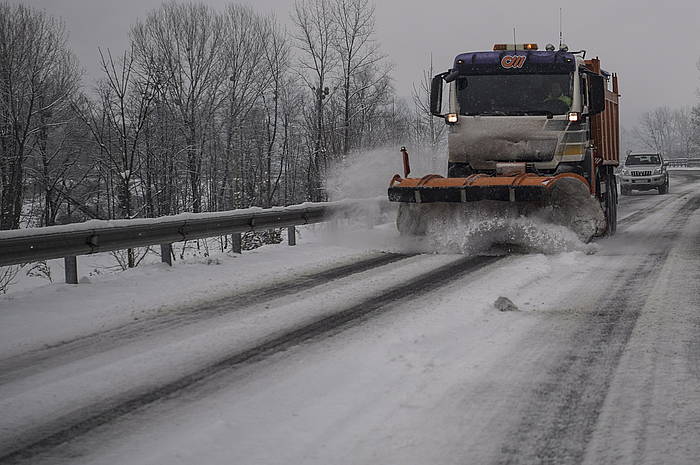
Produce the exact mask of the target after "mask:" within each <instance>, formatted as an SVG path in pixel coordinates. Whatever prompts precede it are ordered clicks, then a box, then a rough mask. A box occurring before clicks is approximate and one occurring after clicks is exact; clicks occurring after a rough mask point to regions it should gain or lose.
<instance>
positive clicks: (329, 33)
mask: <svg viewBox="0 0 700 465" xmlns="http://www.w3.org/2000/svg"><path fill="white" fill-rule="evenodd" d="M292 21H293V22H294V24H295V25H296V27H297V31H296V35H295V38H296V40H297V45H298V47H299V50H300V52H301V54H300V57H299V67H300V76H301V78H302V79H303V81H304V82H305V83H306V85H307V86H308V87H309V88H310V89H311V90H312V91H313V96H314V112H313V118H310V119H309V121H310V122H311V123H312V124H313V128H314V131H313V132H314V133H313V148H312V152H311V153H310V154H309V170H308V182H307V186H308V189H309V198H310V199H311V200H315V201H318V200H321V199H322V193H321V175H322V173H321V165H322V164H323V165H324V166H325V163H326V159H325V156H326V147H325V144H324V123H323V106H324V100H325V99H326V98H327V97H328V96H329V94H330V90H331V89H330V87H329V86H328V84H329V80H330V76H331V73H332V71H333V67H334V66H335V65H336V63H337V60H338V57H337V55H336V53H335V52H334V49H333V44H334V43H336V30H335V27H334V24H333V13H332V5H331V3H330V0H295V2H294V9H293V11H292Z"/></svg>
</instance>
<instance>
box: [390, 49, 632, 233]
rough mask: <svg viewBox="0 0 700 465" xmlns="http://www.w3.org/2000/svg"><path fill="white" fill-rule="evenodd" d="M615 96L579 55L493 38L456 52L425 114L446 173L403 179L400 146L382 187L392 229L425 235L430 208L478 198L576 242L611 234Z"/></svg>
mask: <svg viewBox="0 0 700 465" xmlns="http://www.w3.org/2000/svg"><path fill="white" fill-rule="evenodd" d="M444 87H447V98H446V99H445V100H447V102H448V103H447V105H448V110H447V112H443V111H442V107H443V88H444ZM618 100H619V91H618V79H617V75H615V74H612V73H609V72H607V71H604V70H603V69H602V68H601V64H600V60H599V59H598V58H594V59H588V60H587V59H585V51H580V52H570V51H569V50H568V49H567V48H566V46H560V48H559V49H555V47H554V46H552V45H547V47H546V50H538V47H537V45H536V44H518V45H511V44H497V45H495V46H494V48H493V50H492V51H482V52H468V53H462V54H460V55H457V57H456V58H455V60H454V65H453V67H452V68H451V69H449V70H448V71H446V72H444V73H441V74H438V75H437V76H435V77H433V79H432V82H431V89H430V111H431V113H432V114H433V115H434V116H435V117H440V118H443V119H444V120H445V124H446V125H447V127H448V151H449V156H448V165H447V177H443V176H441V175H438V174H429V175H426V176H423V177H420V178H417V177H413V178H412V177H408V176H409V173H410V167H409V164H408V154H407V153H406V152H405V149H403V148H402V151H404V176H403V177H401V176H400V175H398V174H397V175H395V176H394V177H393V179H392V180H391V183H390V187H389V200H390V201H394V202H400V205H399V212H398V217H397V227H398V229H399V231H400V233H402V234H411V235H416V234H425V232H426V229H427V228H428V226H429V224H430V221H432V220H431V219H430V218H431V214H432V213H434V212H435V211H437V210H440V211H441V212H442V213H441V214H447V215H458V214H459V212H460V207H461V208H462V209H464V208H465V204H469V203H472V202H482V201H485V202H501V203H500V204H498V205H500V206H501V207H503V208H508V209H510V210H513V209H516V210H517V212H518V214H519V215H523V214H525V215H527V214H530V213H535V212H536V213H535V214H538V215H544V216H545V218H544V219H545V220H546V221H550V222H553V223H555V224H562V225H564V226H566V227H568V228H570V229H571V230H573V231H574V232H576V234H577V235H578V236H579V238H580V239H581V240H583V241H589V240H590V239H591V238H592V237H594V236H600V235H605V234H607V235H612V234H614V233H615V227H616V222H617V183H616V180H615V174H614V170H615V167H616V166H618V165H619V146H620V144H619V108H618ZM437 204H440V205H437ZM506 204H507V206H506ZM496 208H500V207H496Z"/></svg>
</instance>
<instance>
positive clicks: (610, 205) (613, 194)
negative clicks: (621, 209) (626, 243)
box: [604, 168, 617, 236]
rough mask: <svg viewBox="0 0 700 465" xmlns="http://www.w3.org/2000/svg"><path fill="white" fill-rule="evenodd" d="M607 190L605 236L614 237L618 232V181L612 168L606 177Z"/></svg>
mask: <svg viewBox="0 0 700 465" xmlns="http://www.w3.org/2000/svg"><path fill="white" fill-rule="evenodd" d="M605 190H606V193H605V200H604V207H605V221H606V223H607V227H606V230H605V234H606V235H607V236H613V235H615V232H616V231H617V181H616V180H615V174H614V173H613V170H612V168H609V169H608V170H607V173H606V176H605Z"/></svg>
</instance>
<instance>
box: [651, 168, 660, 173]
mask: <svg viewBox="0 0 700 465" xmlns="http://www.w3.org/2000/svg"><path fill="white" fill-rule="evenodd" d="M652 173H653V174H661V168H654V171H652Z"/></svg>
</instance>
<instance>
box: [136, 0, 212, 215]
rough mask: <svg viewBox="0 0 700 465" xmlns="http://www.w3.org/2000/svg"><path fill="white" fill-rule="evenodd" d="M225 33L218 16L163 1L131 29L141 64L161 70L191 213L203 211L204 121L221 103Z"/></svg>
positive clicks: (195, 6)
mask: <svg viewBox="0 0 700 465" xmlns="http://www.w3.org/2000/svg"><path fill="white" fill-rule="evenodd" d="M223 30H224V29H223V22H222V18H221V15H218V14H215V13H213V12H212V11H211V10H210V9H209V8H208V7H206V6H205V5H202V4H192V3H184V4H179V3H165V4H163V5H162V6H161V7H160V8H159V9H157V10H155V11H152V12H151V13H150V14H149V15H148V16H147V17H146V19H145V20H144V21H139V22H137V23H136V25H135V26H134V27H133V28H132V30H131V35H132V42H133V44H134V48H135V50H136V53H137V54H138V57H139V63H140V65H141V66H142V67H143V68H144V69H152V68H155V69H158V70H159V71H158V72H159V74H160V75H161V76H162V77H163V85H164V94H165V95H166V97H167V102H168V103H169V104H170V105H171V106H172V108H173V110H174V111H173V114H174V115H175V116H176V117H177V118H178V120H179V123H180V125H181V131H182V136H183V138H184V147H183V149H184V150H185V152H186V153H187V171H188V176H189V185H190V190H191V192H190V197H191V210H192V211H194V212H199V211H201V210H202V191H201V187H202V186H201V173H202V162H203V160H202V152H203V149H204V145H205V142H206V136H207V134H206V130H207V125H206V122H208V121H211V119H212V118H213V117H214V114H215V112H216V110H217V109H218V107H219V105H220V104H221V92H220V89H221V83H222V81H223V79H224V77H225V76H224V73H223V61H222V59H221V56H220V54H221V50H222V45H223V40H224V37H223Z"/></svg>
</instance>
